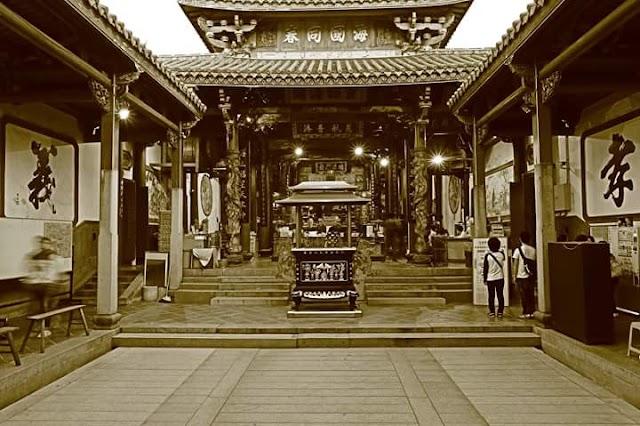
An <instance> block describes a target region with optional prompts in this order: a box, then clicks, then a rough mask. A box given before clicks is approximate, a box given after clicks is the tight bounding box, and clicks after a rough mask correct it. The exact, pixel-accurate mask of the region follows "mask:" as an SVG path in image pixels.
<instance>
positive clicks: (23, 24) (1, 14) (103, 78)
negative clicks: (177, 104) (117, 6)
mask: <svg viewBox="0 0 640 426" xmlns="http://www.w3.org/2000/svg"><path fill="white" fill-rule="evenodd" d="M0 22H2V23H3V24H4V25H6V26H7V27H8V28H9V29H11V30H13V31H14V32H15V33H16V34H17V35H19V36H21V37H22V38H24V39H25V40H27V41H28V42H30V43H32V44H33V45H34V46H36V47H37V48H39V49H41V50H43V51H44V52H45V53H47V54H49V55H50V56H52V57H54V58H55V59H57V60H59V61H60V62H62V63H63V64H65V65H67V66H68V67H69V68H71V69H72V70H74V71H76V72H78V73H80V74H82V75H84V76H85V77H87V78H91V79H93V80H96V81H97V82H98V83H100V84H102V85H103V86H105V87H111V79H110V78H109V76H107V75H106V74H105V73H103V72H102V71H99V70H98V69H97V68H95V67H93V66H92V65H91V64H89V63H87V62H86V61H85V60H84V59H82V58H80V57H79V56H77V55H76V54H75V53H73V52H72V51H70V50H69V49H67V48H66V47H64V46H63V45H61V44H60V43H58V42H57V41H55V40H54V39H52V38H51V37H49V36H48V35H47V34H45V33H44V32H42V31H41V30H40V29H38V28H36V27H35V26H34V25H32V24H31V23H30V22H28V21H27V20H25V19H24V18H22V17H21V16H20V15H18V14H16V13H15V12H13V11H12V10H11V9H9V8H8V7H7V6H6V5H4V4H2V3H0ZM87 90H88V89H87ZM126 98H127V100H128V101H130V102H131V104H133V105H135V106H136V107H138V108H140V109H141V110H142V111H144V112H145V113H146V114H147V115H149V117H150V118H151V119H153V120H154V121H156V122H157V123H158V124H161V125H164V126H166V127H168V128H170V129H172V130H174V131H178V129H179V128H178V126H177V125H176V124H174V123H173V122H172V121H170V120H169V119H168V118H166V117H165V116H164V115H162V114H160V113H159V112H158V111H156V110H155V109H153V108H152V107H151V106H149V105H147V104H146V103H144V102H143V101H142V100H141V99H139V98H137V97H136V96H134V95H132V94H131V93H127V95H126Z"/></svg>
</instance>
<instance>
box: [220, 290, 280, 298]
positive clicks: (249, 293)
mask: <svg viewBox="0 0 640 426" xmlns="http://www.w3.org/2000/svg"><path fill="white" fill-rule="evenodd" d="M288 295H289V291H288V290H287V289H285V290H269V289H262V288H259V289H258V288H252V289H246V290H214V291H213V297H233V298H254V297H288Z"/></svg>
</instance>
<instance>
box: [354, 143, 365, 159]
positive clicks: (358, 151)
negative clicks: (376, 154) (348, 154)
mask: <svg viewBox="0 0 640 426" xmlns="http://www.w3.org/2000/svg"><path fill="white" fill-rule="evenodd" d="M353 153H354V154H355V155H356V156H358V157H359V156H361V155H362V154H364V148H362V147H361V146H356V148H355V149H354V150H353Z"/></svg>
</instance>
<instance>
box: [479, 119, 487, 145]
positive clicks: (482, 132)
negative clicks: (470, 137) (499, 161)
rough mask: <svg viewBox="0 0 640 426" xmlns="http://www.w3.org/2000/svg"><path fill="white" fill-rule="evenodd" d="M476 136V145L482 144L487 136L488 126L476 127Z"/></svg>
mask: <svg viewBox="0 0 640 426" xmlns="http://www.w3.org/2000/svg"><path fill="white" fill-rule="evenodd" d="M476 135H477V137H478V143H479V144H481V143H483V142H484V141H485V140H486V139H487V136H488V135H489V126H488V125H486V124H485V125H484V126H480V127H477V128H476Z"/></svg>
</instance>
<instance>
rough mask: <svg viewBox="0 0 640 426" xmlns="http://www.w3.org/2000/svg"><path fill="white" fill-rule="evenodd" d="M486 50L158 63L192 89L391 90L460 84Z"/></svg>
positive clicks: (180, 58)
mask: <svg viewBox="0 0 640 426" xmlns="http://www.w3.org/2000/svg"><path fill="white" fill-rule="evenodd" d="M488 53H489V51H488V50H483V49H433V50H430V51H426V52H424V53H421V54H416V55H407V56H389V57H381V58H331V59H328V60H327V61H325V60H318V59H316V58H313V59H311V58H295V59H275V58H269V59H262V58H241V57H234V56H230V55H225V54H221V53H211V54H196V55H175V56H174V55H172V56H163V57H161V58H160V60H162V61H163V62H164V63H165V65H166V66H167V67H168V68H170V69H171V70H173V71H174V72H175V73H176V74H177V75H178V76H179V77H180V78H182V79H183V80H184V81H185V82H187V83H188V84H192V85H234V84H235V85H246V86H253V85H272V86H281V85H331V84H335V85H359V86H362V85H374V84H381V85H390V84H422V83H442V82H459V81H462V80H464V79H465V78H466V77H467V75H468V74H469V73H470V72H471V71H472V70H474V69H476V68H477V67H478V65H479V64H480V63H481V62H482V61H483V60H485V58H486V56H487V54H488Z"/></svg>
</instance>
